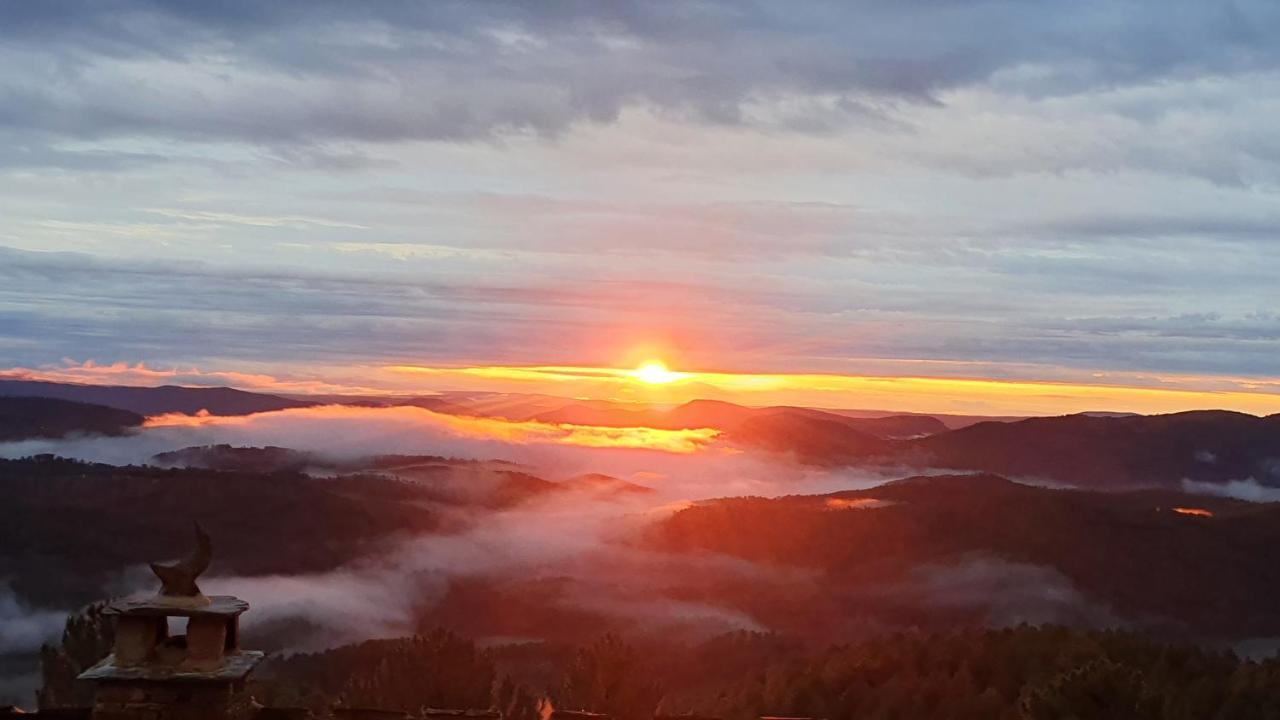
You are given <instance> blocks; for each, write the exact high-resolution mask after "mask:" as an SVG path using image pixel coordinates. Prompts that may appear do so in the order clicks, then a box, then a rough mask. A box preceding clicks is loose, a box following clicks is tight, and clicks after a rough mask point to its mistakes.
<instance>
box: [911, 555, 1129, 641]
mask: <svg viewBox="0 0 1280 720" xmlns="http://www.w3.org/2000/svg"><path fill="white" fill-rule="evenodd" d="M886 592H887V593H888V594H890V595H901V596H903V597H904V598H911V599H912V601H914V602H919V603H922V604H924V605H925V606H931V607H936V608H960V609H978V610H981V611H982V612H983V613H984V614H985V622H986V623H987V624H988V625H989V626H991V627H1011V626H1014V625H1020V624H1022V623H1029V624H1032V625H1041V624H1046V623H1048V624H1065V625H1075V626H1084V627H1111V626H1115V625H1116V624H1117V623H1118V622H1119V619H1118V618H1117V617H1116V616H1115V615H1114V614H1112V612H1111V611H1110V610H1108V609H1107V608H1105V607H1102V606H1100V605H1098V604H1096V603H1094V602H1092V601H1090V600H1088V599H1087V598H1086V597H1085V596H1084V595H1082V594H1081V593H1080V591H1079V590H1077V589H1076V587H1075V585H1074V584H1073V583H1072V582H1071V579H1070V578H1068V577H1067V576H1065V575H1063V574H1062V573H1061V572H1060V571H1058V570H1057V569H1056V568H1052V567H1045V566H1039V565H1029V564H1026V563H1019V562H1013V561H1010V560H1006V559H1003V558H998V557H991V556H986V555H973V556H969V557H966V558H963V559H961V560H959V561H957V562H956V563H954V564H948V565H944V564H930V565H922V566H920V567H917V568H915V569H914V570H913V571H912V572H911V575H910V577H909V579H908V580H906V581H905V582H903V583H902V584H901V585H898V586H894V587H892V588H889V589H887V590H886Z"/></svg>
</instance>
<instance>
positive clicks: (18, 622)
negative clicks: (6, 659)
mask: <svg viewBox="0 0 1280 720" xmlns="http://www.w3.org/2000/svg"><path fill="white" fill-rule="evenodd" d="M66 619H67V613H66V612H65V611H59V610H47V609H37V608H32V607H28V606H27V605H25V604H24V603H23V602H22V601H21V599H20V598H18V596H17V595H16V594H15V593H14V592H13V588H12V587H10V586H9V584H8V583H7V582H0V656H3V655H6V654H9V653H30V652H33V651H35V650H39V649H40V645H41V644H43V643H46V642H49V641H50V640H54V639H56V638H57V637H58V636H59V635H60V634H61V633H62V625H63V623H64V622H65V621H66Z"/></svg>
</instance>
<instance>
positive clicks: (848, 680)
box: [42, 618, 1280, 720]
mask: <svg viewBox="0 0 1280 720" xmlns="http://www.w3.org/2000/svg"><path fill="white" fill-rule="evenodd" d="M95 630H96V631H99V632H100V631H101V630H102V625H101V624H100V623H99V622H98V620H97V619H96V618H91V619H90V620H87V621H86V620H85V619H80V620H75V619H74V618H73V620H72V621H69V624H68V633H67V635H66V636H65V638H64V642H65V643H70V644H71V646H70V647H68V648H63V651H62V655H60V654H59V652H57V651H55V649H49V650H47V651H46V653H45V657H46V661H47V662H48V661H57V660H58V658H59V657H62V656H73V655H76V656H86V655H88V654H92V653H94V652H100V651H101V650H102V648H103V647H104V645H103V644H102V642H101V639H99V638H95V637H94V636H95ZM539 653H541V655H542V660H544V661H545V662H543V663H541V666H542V667H541V670H542V671H543V672H542V674H539V673H538V672H532V673H531V672H528V667H527V666H528V665H529V662H528V661H529V660H531V659H532V660H534V661H535V662H534V663H533V664H535V665H537V664H539V663H538V662H536V661H537V660H538V654H539ZM516 655H518V656H520V657H521V658H522V660H521V662H520V663H512V662H511V658H512V657H513V656H516ZM86 661H87V659H86V658H85V657H78V658H77V659H76V664H77V665H80V664H83V663H84V662H86ZM522 663H523V664H524V665H525V666H526V667H524V668H523V669H521V667H520V665H521V664H522ZM548 669H550V672H549V673H548V672H545V671H547V670H548ZM48 670H49V669H48V668H46V673H45V678H46V684H47V685H46V688H45V689H44V690H43V692H42V697H45V698H63V697H66V698H74V699H77V700H82V698H79V697H78V696H77V695H75V694H74V693H71V692H70V691H69V690H68V689H65V688H63V689H59V688H57V687H49V686H48V683H51V682H53V683H57V682H66V681H67V679H68V675H67V673H65V672H59V671H57V668H56V667H55V668H54V672H49V671H48ZM251 690H252V692H253V694H254V695H255V697H256V698H257V700H258V701H259V702H261V703H263V704H264V705H266V706H268V707H271V706H275V707H286V706H287V707H309V708H311V709H313V710H316V711H323V710H324V709H326V708H330V707H334V706H345V707H361V708H381V709H388V710H408V711H417V710H419V709H421V708H427V707H432V708H477V709H483V708H491V709H496V710H500V711H501V712H502V713H503V714H504V715H505V716H506V717H507V718H510V719H511V720H536V718H538V717H539V712H540V710H543V709H545V706H544V704H543V703H544V702H545V701H550V703H551V704H552V706H554V707H555V708H557V709H563V710H587V711H592V712H599V713H607V714H609V715H611V716H613V717H614V718H617V720H650V718H652V717H653V716H655V715H663V716H676V715H696V716H700V717H714V718H723V720H753V719H754V718H758V717H760V716H762V715H775V716H788V717H811V718H826V719H827V720H890V719H902V720H907V719H913V718H936V719H938V720H947V719H953V720H1075V719H1079V720H1085V719H1091V720H1096V719H1102V720H1106V719H1110V718H1114V719H1116V720H1119V719H1124V720H1253V719H1259V720H1261V719H1275V718H1280V660H1277V659H1272V660H1266V661H1262V662H1255V661H1250V660H1242V659H1240V658H1238V657H1236V656H1235V655H1234V654H1232V653H1230V652H1227V651H1216V650H1210V649H1205V648H1201V647H1197V646H1192V645H1170V644H1165V643H1162V642H1159V641H1156V640H1153V639H1151V638H1149V637H1144V636H1142V635H1139V634H1135V633H1130V632H1121V631H1097V632H1083V631H1078V630H1071V629H1067V628H1062V627H1030V626H1022V627H1017V628H1011V629H1005V630H956V631H951V632H945V633H932V634H926V633H920V632H907V633H896V634H890V635H885V636H882V637H879V638H876V639H873V640H868V641H865V642H861V643H858V644H852V645H839V646H832V647H829V648H827V649H825V650H819V651H815V650H812V649H806V648H804V647H803V646H801V645H800V644H798V643H796V642H792V641H790V640H788V639H786V638H782V637H779V636H777V635H772V634H763V633H746V632H739V633H731V634H728V635H724V636H720V637H718V638H714V639H712V640H710V641H707V642H704V643H699V644H695V645H675V644H669V643H658V642H654V641H648V642H646V641H636V642H631V641H627V640H624V639H623V638H621V637H619V636H617V635H606V636H604V637H602V638H601V639H599V640H598V641H596V642H594V643H592V644H590V645H587V646H584V647H580V648H561V647H554V646H548V645H524V646H500V647H495V648H480V647H477V646H476V644H475V643H474V642H472V641H470V640H467V639H464V638H461V637H459V636H457V635H455V634H453V633H452V632H449V631H445V630H437V631H435V632H433V633H430V634H427V635H420V636H415V637H410V638H401V639H395V640H375V641H369V642H365V643H361V644H358V645H351V646H345V647H341V648H336V649H333V650H328V651H325V652H321V653H314V654H299V655H293V656H289V657H276V658H272V659H270V660H268V661H267V663H265V664H264V666H263V667H262V668H261V669H260V670H259V671H258V672H257V673H255V678H254V680H253V681H252V683H251Z"/></svg>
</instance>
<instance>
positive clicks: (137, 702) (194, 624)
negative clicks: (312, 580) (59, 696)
mask: <svg viewBox="0 0 1280 720" xmlns="http://www.w3.org/2000/svg"><path fill="white" fill-rule="evenodd" d="M211 552H212V551H211V546H210V543H209V538H208V536H207V535H205V534H204V531H202V530H201V529H200V527H199V526H198V525H197V526H196V550H195V552H193V553H192V555H191V556H190V557H188V558H187V559H185V560H183V561H181V562H179V563H177V564H175V565H172V566H161V565H154V564H153V565H152V566H151V567H152V569H153V570H154V571H155V573H156V575H157V576H159V577H160V580H161V582H162V587H161V589H160V592H159V593H157V594H156V595H155V596H153V597H149V598H143V599H132V600H120V601H116V602H113V603H111V604H110V605H108V606H107V607H106V608H105V609H104V610H103V614H104V615H109V616H114V618H115V621H116V639H115V648H114V651H113V652H112V653H111V654H110V655H108V656H107V657H106V658H105V659H104V660H102V662H99V663H98V664H97V665H94V666H93V667H91V668H89V669H88V670H86V671H84V672H83V673H81V674H80V679H81V680H90V681H92V682H94V683H95V685H96V692H95V698H94V707H93V720H240V719H241V718H247V717H248V716H249V714H250V712H251V708H250V704H251V702H250V700H249V698H247V697H246V696H245V694H244V692H243V691H244V682H245V678H246V677H247V676H248V675H249V672H250V671H252V670H253V668H254V666H256V665H257V664H258V662H259V661H261V660H262V653H260V652H255V651H252V650H241V649H240V615H241V613H243V612H245V611H246V610H248V609H249V604H248V603H246V602H245V601H243V600H240V599H238V598H234V597H230V596H227V595H215V596H213V597H206V596H204V595H203V594H201V593H200V589H199V588H198V587H197V586H196V584H195V580H196V577H197V576H199V575H200V573H201V572H204V570H205V568H207V567H208V564H209V559H210V555H211ZM170 618H177V621H176V622H177V623H178V624H181V623H183V622H185V624H186V632H185V633H184V634H177V635H170V634H169V624H170Z"/></svg>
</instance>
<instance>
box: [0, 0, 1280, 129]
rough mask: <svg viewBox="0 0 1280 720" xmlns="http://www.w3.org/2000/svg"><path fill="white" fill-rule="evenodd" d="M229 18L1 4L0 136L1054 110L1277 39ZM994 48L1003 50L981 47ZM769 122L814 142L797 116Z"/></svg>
mask: <svg viewBox="0 0 1280 720" xmlns="http://www.w3.org/2000/svg"><path fill="white" fill-rule="evenodd" d="M248 5H249V4H248V3H239V2H237V3H220V4H218V5H217V6H216V7H215V8H198V9H197V8H196V6H195V4H194V3H187V2H165V3H143V2H130V1H128V0H121V1H120V2H114V3H109V4H105V5H95V4H93V3H83V2H69V3H56V4H55V7H56V9H54V8H49V9H39V8H33V7H32V6H31V5H30V4H26V5H25V6H23V7H14V8H7V9H6V10H5V20H6V22H5V23H4V30H3V32H4V33H5V35H6V39H7V40H8V43H7V51H6V57H4V58H3V59H4V61H5V65H6V66H7V67H10V68H13V69H14V71H13V74H12V75H11V76H10V77H9V78H7V81H6V82H4V83H3V84H0V97H4V98H5V99H6V102H4V103H3V104H0V107H4V108H6V110H7V112H6V116H5V117H4V118H3V119H4V120H5V121H6V123H5V124H9V125H14V126H25V127H32V128H40V129H47V130H52V131H53V132H57V133H62V134H67V135H73V136H82V137H83V136H102V135H110V134H137V133H153V134H162V135H169V136H178V137H208V138H221V139H240V140H247V141H251V142H267V143H269V142H291V143H309V142H313V141H315V140H321V141H323V140H329V139H339V138H341V139H356V140H364V141H394V140H403V139H409V138H426V139H447V140H459V139H461V140H469V139H477V138H488V137H492V136H493V135H495V134H498V133H503V132H533V133H538V134H543V135H555V134H557V133H561V132H564V131H566V130H567V129H569V128H571V127H573V126H574V125H575V124H577V123H584V122H594V123H600V122H609V121H611V120H613V119H614V118H616V117H617V116H618V115H619V114H620V113H622V112H623V111H624V110H625V109H626V108H628V107H629V106H634V105H647V106H653V107H657V108H660V109H661V110H662V111H664V112H668V113H673V114H677V115H682V116H688V117H691V118H694V119H696V120H697V121H699V122H705V123H715V124H743V123H752V122H758V121H759V117H758V116H759V113H758V112H757V111H756V107H757V106H758V105H760V104H761V103H762V102H768V101H769V100H771V99H775V98H786V97H796V96H798V97H801V98H812V99H815V100H820V99H823V98H828V97H833V98H835V99H836V101H837V102H835V103H834V104H833V105H834V106H835V107H837V108H840V107H843V108H848V110H846V114H847V115H848V116H850V117H851V118H853V119H854V120H855V121H856V120H857V119H859V118H864V117H868V116H869V117H873V118H874V117H876V116H878V115H881V114H885V113H887V112H890V111H889V110H887V109H885V107H884V106H885V105H886V104H888V105H890V106H891V105H892V103H894V102H907V103H917V104H926V105H927V104H937V103H938V102H939V101H938V96H939V94H940V93H942V92H944V91H946V90H948V89H953V88H960V87H966V86H970V85H973V84H977V83H983V82H999V84H1000V86H1001V87H1002V88H1003V89H1005V90H1006V91H1007V92H1018V93H1021V94H1026V95H1055V94H1070V93H1078V92H1082V91H1084V90H1087V89H1090V88H1098V87H1114V86H1116V85H1122V86H1123V85H1127V84H1138V83H1149V82H1154V81H1158V80H1166V79H1176V78H1179V77H1181V76H1184V75H1188V74H1223V73H1238V72H1245V71H1249V70H1254V69H1258V68H1268V67H1274V65H1275V62H1276V58H1277V53H1276V51H1275V49H1274V45H1273V43H1271V42H1270V41H1269V40H1270V38H1271V37H1272V36H1273V34H1274V32H1269V30H1270V31H1274V29H1275V28H1276V26H1277V24H1278V23H1280V17H1277V13H1276V12H1275V10H1274V7H1273V6H1271V5H1269V4H1267V3H1265V2H1260V1H1259V2H1241V3H1233V4H1231V5H1229V6H1220V5H1205V4H1203V3H1194V2H1180V3H1175V5H1176V6H1177V7H1176V9H1174V8H1170V7H1169V6H1168V4H1164V3H1160V4H1157V3H1147V2H1140V3H1132V4H1128V5H1124V6H1117V5H1115V4H1113V3H1104V2H1088V3H1083V4H1081V3H1076V4H1072V5H1070V6H1064V5H1062V4H1060V3H1053V2H1037V3H1031V4H1025V3H1024V4H1015V3H1005V2H983V3H979V2H966V3H951V4H911V5H900V4H894V3H880V2H862V3H812V4H806V5H805V6H803V7H795V6H790V5H785V4H767V3H766V4H756V5H748V6H743V5H741V4H737V3H730V2H720V1H713V2H704V3H698V4H694V5H688V4H677V3H665V2H660V3H622V4H609V5H599V4H593V3H585V4H584V3H538V4H535V5H527V4H520V3H500V2H499V3H482V4H476V3H462V2H444V3H428V4H410V3H392V4H376V5H367V4H360V5H354V6H353V5H343V4H340V3H322V4H315V3H305V4H304V3H298V2H282V3H272V7H271V8H270V9H261V8H250V7H248ZM55 18H56V19H55ZM993 29H995V30H993ZM996 30H998V31H999V33H1000V35H1001V37H1003V38H1004V39H1005V42H1001V43H990V42H985V41H983V40H982V38H983V37H984V36H985V34H987V33H990V32H993V31H996ZM1173 38H1177V41H1176V42H1175V41H1174V40H1173ZM50 53H53V54H56V55H55V56H56V57H58V58H59V60H60V62H58V63H56V64H53V65H50V64H48V63H46V62H45V61H46V60H47V59H48V57H49V54H50ZM139 75H146V76H147V77H148V78H149V81H148V83H147V84H146V85H145V86H140V85H138V84H136V83H134V82H132V78H134V77H137V76H139ZM55 81H56V82H55ZM351 97H358V98H359V102H357V103H349V102H344V101H345V100H346V99H348V98H351ZM803 104H804V103H800V105H803ZM812 104H813V105H814V106H821V105H822V104H823V103H821V102H813V103H812ZM784 117H785V116H784ZM785 122H786V124H787V126H788V128H789V129H792V130H804V129H807V128H814V127H819V128H820V127H822V126H823V123H822V122H816V123H815V122H814V119H813V116H812V115H811V114H801V115H800V116H798V117H795V118H793V119H790V120H787V121H785Z"/></svg>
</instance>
